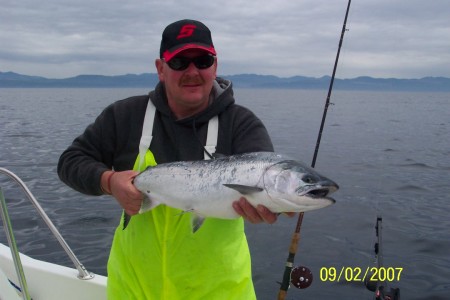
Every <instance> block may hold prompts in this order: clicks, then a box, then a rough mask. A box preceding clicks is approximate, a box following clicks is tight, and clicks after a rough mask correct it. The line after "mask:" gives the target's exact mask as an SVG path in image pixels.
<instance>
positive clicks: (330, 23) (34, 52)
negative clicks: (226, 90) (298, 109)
mask: <svg viewBox="0 0 450 300" xmlns="http://www.w3.org/2000/svg"><path fill="white" fill-rule="evenodd" d="M2 2H6V3H2V10H0V20H2V21H1V22H2V26H0V40H1V41H2V47H1V49H0V71H15V72H19V73H24V74H30V75H42V76H47V77H53V78H61V77H68V76H74V75H78V74H104V75H112V74H125V73H144V72H154V59H155V58H156V57H157V56H158V53H159V42H160V36H161V32H162V30H163V29H164V27H165V26H166V25H167V24H168V23H170V22H172V21H175V20H178V19H182V18H193V19H198V20H201V21H203V22H204V23H206V24H207V25H208V27H210V29H211V31H212V32H213V39H214V43H215V46H216V48H217V50H218V53H219V73H220V74H225V75H229V74H237V73H257V74H274V75H278V76H294V75H304V76H314V77H320V76H323V75H330V74H331V71H332V66H333V63H334V58H335V55H336V50H337V46H338V41H339V36H340V32H341V28H342V22H343V19H344V14H345V9H346V6H347V1H345V0H340V1H337V0H335V1H327V0H315V1H314V0H303V1H291V0H289V1H287V0H283V1H270V2H269V1H266V2H261V1H248V0H246V1H241V0H229V1H227V2H223V3H217V2H212V1H204V0H202V1H190V2H185V1H154V0H145V1H144V0H134V1H111V0H109V1H106V0H95V1H93V0H90V1H86V0H79V1H76V2H74V1H66V0H62V1H57V0H43V1H40V3H39V5H37V4H36V3H35V1H30V0H21V1H10V0H6V1H2ZM449 11H450V2H448V1H447V0H434V1H427V2H425V1H421V0H420V1H419V0H377V1H375V0H359V1H352V6H351V8H350V15H349V19H348V23H347V27H348V28H349V31H348V32H347V33H346V35H345V38H344V44H343V48H342V52H341V58H340V63H339V69H338V73H337V76H338V77H341V78H350V77H356V76H360V75H368V76H374V77H402V78H420V77H424V76H446V77H450V68H449V65H450V54H449V49H450V26H449V25H450V22H449V20H448V12H449Z"/></svg>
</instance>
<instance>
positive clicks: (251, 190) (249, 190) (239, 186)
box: [224, 183, 264, 195]
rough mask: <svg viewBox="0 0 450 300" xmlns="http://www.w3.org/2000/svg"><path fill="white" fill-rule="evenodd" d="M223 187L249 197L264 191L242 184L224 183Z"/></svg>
mask: <svg viewBox="0 0 450 300" xmlns="http://www.w3.org/2000/svg"><path fill="white" fill-rule="evenodd" d="M224 186H226V187H228V188H230V189H233V190H236V191H238V192H239V193H241V194H242V195H249V194H253V193H259V192H262V191H263V190H264V189H263V188H260V187H257V186H248V185H242V184H232V183H225V184H224Z"/></svg>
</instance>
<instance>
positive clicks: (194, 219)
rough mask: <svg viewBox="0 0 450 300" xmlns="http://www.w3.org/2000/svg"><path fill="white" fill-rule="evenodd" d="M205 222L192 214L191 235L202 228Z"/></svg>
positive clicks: (200, 217) (202, 218)
mask: <svg viewBox="0 0 450 300" xmlns="http://www.w3.org/2000/svg"><path fill="white" fill-rule="evenodd" d="M204 221H205V218H204V217H202V216H199V215H196V214H192V219H191V222H192V233H196V232H197V230H199V229H200V227H202V225H203V222H204Z"/></svg>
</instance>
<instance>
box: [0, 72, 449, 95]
mask: <svg viewBox="0 0 450 300" xmlns="http://www.w3.org/2000/svg"><path fill="white" fill-rule="evenodd" d="M221 77H223V78H226V79H229V80H231V81H232V82H233V86H234V87H236V88H271V89H274V88H283V89H316V90H323V89H328V87H329V84H330V77H329V76H323V77H320V78H315V77H305V76H293V77H288V78H281V77H277V76H273V75H256V74H239V75H226V76H221ZM157 82H158V76H157V74H154V73H144V74H126V75H117V76H103V75H79V76H75V77H70V78H63V79H50V78H45V77H40V76H29V75H22V74H18V73H14V72H0V88H102V87H104V88H126V87H129V88H140V87H146V88H153V87H154V86H155V85H156V84H157ZM333 88H334V89H336V90H371V91H412V92H419V91H424V92H450V78H446V77H424V78H420V79H399V78H373V77H368V76H361V77H356V78H352V79H339V78H336V79H335V81H334V85H333Z"/></svg>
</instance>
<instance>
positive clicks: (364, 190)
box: [0, 89, 450, 300]
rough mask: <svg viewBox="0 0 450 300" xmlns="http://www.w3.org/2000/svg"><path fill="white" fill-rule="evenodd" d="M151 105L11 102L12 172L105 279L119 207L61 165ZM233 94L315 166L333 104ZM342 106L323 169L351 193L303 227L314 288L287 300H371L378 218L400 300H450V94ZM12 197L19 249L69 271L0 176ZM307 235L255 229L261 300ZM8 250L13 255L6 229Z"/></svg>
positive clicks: (31, 95)
mask: <svg viewBox="0 0 450 300" xmlns="http://www.w3.org/2000/svg"><path fill="white" fill-rule="evenodd" d="M145 93H147V90H146V89H0V166H1V167H4V168H7V169H9V170H11V171H13V172H15V173H16V174H17V175H18V176H20V177H21V178H22V180H23V181H24V182H25V183H26V184H27V186H28V187H29V189H30V190H31V191H32V192H33V194H34V195H35V197H36V198H37V199H38V200H39V202H40V204H41V205H42V206H43V208H44V209H45V211H46V212H47V214H48V215H49V216H50V218H51V219H52V220H53V222H54V223H55V225H56V226H57V228H58V229H59V230H60V232H61V233H62V235H63V236H64V238H65V239H66V241H67V242H68V244H69V245H70V246H71V247H72V249H73V251H74V252H75V254H76V255H77V256H78V258H79V259H80V260H81V261H82V263H83V264H84V265H85V266H86V267H87V269H88V270H90V271H92V272H95V273H99V274H106V262H107V257H108V254H109V247H110V245H111V240H112V236H113V232H114V230H115V227H116V225H117V223H118V221H119V216H120V213H121V212H120V207H119V206H118V205H117V204H116V203H115V201H114V200H113V199H112V198H110V197H106V196H102V197H90V196H85V195H81V194H79V193H77V192H75V191H73V190H71V189H70V188H68V187H67V186H65V185H64V184H63V183H61V182H60V181H59V179H58V177H57V175H56V165H57V161H58V158H59V155H60V154H61V153H62V151H63V150H64V149H65V148H66V147H67V146H68V145H69V144H70V143H71V142H72V140H73V139H74V138H75V137H76V136H77V135H79V134H80V133H81V132H82V131H83V130H84V128H85V127H86V126H87V125H88V124H89V123H91V122H92V121H93V120H94V119H95V117H96V116H97V115H98V114H99V113H100V112H101V110H102V109H103V108H104V107H106V106H107V105H108V104H109V103H111V102H113V101H115V100H119V99H122V98H125V97H128V96H131V95H137V94H145ZM235 94H236V99H237V102H238V103H239V104H242V105H244V106H247V107H249V108H251V109H252V110H253V111H254V112H255V113H256V114H257V115H258V116H259V117H260V118H261V119H262V120H263V122H264V123H265V124H266V127H267V128H268V130H269V133H270V135H271V137H272V140H273V143H274V145H275V148H276V151H277V152H280V153H285V154H288V155H291V156H293V157H295V158H297V159H299V160H302V161H304V162H306V163H307V164H310V163H311V160H312V156H313V151H314V147H315V144H316V139H317V134H318V130H319V126H320V121H321V117H322V113H323V108H324V102H325V99H326V91H310V90H278V89H277V90H270V89H267V90H263V89H262V90H261V89H260V90H252V89H237V90H235ZM331 102H332V103H333V105H331V106H330V107H329V110H328V116H327V120H326V123H325V129H324V133H323V136H322V143H321V146H320V150H319V154H318V159H317V163H316V169H317V170H319V171H320V172H321V173H323V174H324V175H326V176H327V177H330V178H332V179H333V180H335V181H336V182H338V184H339V185H340V190H339V191H338V192H337V193H336V194H335V199H336V201H337V202H336V204H335V205H333V206H330V207H328V208H325V209H322V210H317V211H312V212H307V213H306V214H305V216H304V221H303V225H302V230H301V240H300V243H299V248H298V251H297V255H296V258H295V265H302V266H306V267H308V268H309V269H310V270H311V271H312V273H313V283H312V285H311V286H310V287H309V288H307V289H303V290H297V289H295V288H291V289H290V290H289V292H288V297H287V299H373V293H371V292H370V291H368V290H367V289H366V288H365V287H364V285H363V283H362V282H359V281H357V279H358V278H356V274H355V273H354V272H356V270H357V269H358V268H360V269H361V270H362V271H363V272H364V271H365V270H366V268H367V267H373V266H375V265H374V264H373V262H374V250H373V247H374V243H375V241H376V239H375V229H374V226H375V222H376V217H377V216H379V215H380V216H382V218H383V231H382V233H383V251H384V266H385V267H386V268H388V267H391V268H402V271H401V273H400V274H398V272H399V271H397V273H396V274H395V275H396V276H395V277H396V278H395V280H393V281H392V282H390V283H389V285H390V286H391V287H398V288H400V290H401V296H402V299H413V300H414V299H450V296H449V295H450V279H449V278H450V218H449V216H448V215H449V211H450V118H449V112H450V94H449V93H406V92H398V93H395V92H368V91H364V92H359V91H335V92H333V95H332V98H331ZM0 186H1V187H2V189H3V191H4V193H5V196H6V198H7V201H8V209H9V211H10V215H11V219H12V223H13V227H14V230H15V233H16V240H17V242H18V245H19V249H20V250H21V251H22V252H24V253H26V254H28V255H30V256H32V257H34V258H38V259H43V260H46V261H50V262H54V263H60V264H64V265H67V266H71V262H70V261H69V259H68V258H67V257H66V255H65V253H64V252H63V250H62V249H61V248H60V247H59V245H58V243H57V241H56V240H55V239H54V238H53V237H52V235H51V233H50V231H49V230H48V229H46V227H45V224H44V223H43V221H41V219H40V217H39V216H38V215H37V213H35V211H34V208H33V207H32V205H31V204H30V203H29V202H28V200H27V199H26V198H25V197H24V195H23V194H22V193H21V192H20V190H19V189H18V188H17V187H16V186H15V185H14V184H13V183H12V182H11V181H10V180H9V179H8V178H7V177H5V176H3V175H1V174H0ZM295 224H296V218H287V217H285V216H281V217H280V218H279V220H278V222H277V223H276V224H273V225H267V224H258V225H251V224H248V225H247V236H248V240H249V244H250V250H251V253H252V265H253V276H254V283H255V288H256V292H257V295H258V299H263V300H265V299H276V296H277V293H278V289H279V284H278V283H277V281H281V279H282V275H283V271H284V264H285V261H286V258H287V255H288V248H289V244H290V241H291V236H292V233H293V231H294V228H295ZM0 241H1V242H3V243H5V242H6V238H5V234H4V232H3V230H1V231H0ZM333 268H334V269H336V270H337V272H340V271H341V270H344V271H347V272H348V273H347V274H348V276H347V278H343V277H341V278H340V280H339V281H337V280H332V278H331V276H328V277H327V276H325V275H327V273H326V271H328V272H330V270H334V269H333ZM397 270H399V269H397ZM352 271H353V272H352ZM351 273H354V274H353V275H352V274H351ZM328 274H329V273H328ZM193 276H195V274H193ZM361 276H362V275H361ZM361 276H360V277H361ZM344 277H345V276H344Z"/></svg>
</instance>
